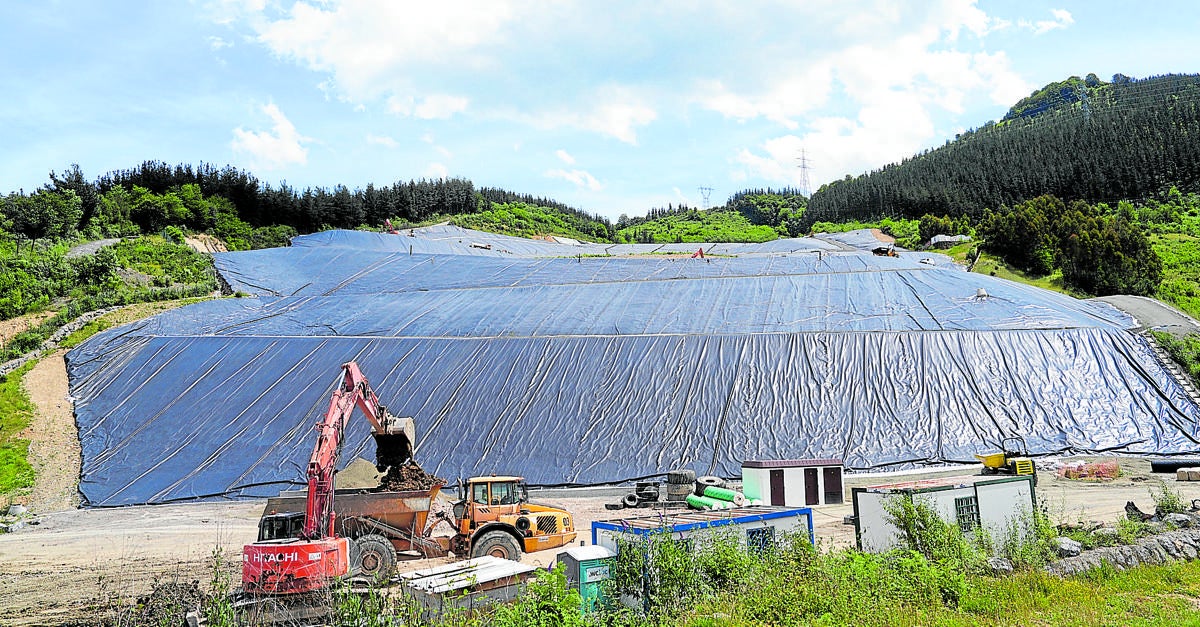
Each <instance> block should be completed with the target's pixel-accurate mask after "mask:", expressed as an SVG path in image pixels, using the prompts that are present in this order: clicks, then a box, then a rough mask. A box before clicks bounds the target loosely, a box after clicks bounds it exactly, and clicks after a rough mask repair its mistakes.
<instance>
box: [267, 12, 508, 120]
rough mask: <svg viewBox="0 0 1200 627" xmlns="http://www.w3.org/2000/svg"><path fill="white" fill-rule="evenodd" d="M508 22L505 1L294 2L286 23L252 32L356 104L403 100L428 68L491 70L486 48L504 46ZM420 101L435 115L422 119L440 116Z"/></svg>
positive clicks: (435, 108) (269, 23)
mask: <svg viewBox="0 0 1200 627" xmlns="http://www.w3.org/2000/svg"><path fill="white" fill-rule="evenodd" d="M527 10H528V9H527ZM514 17H515V10H514V8H513V6H512V3H511V2H507V1H503V0H487V1H484V0H474V1H472V0H467V1H455V0H448V1H443V2H431V3H410V2H394V1H392V0H355V1H351V2H342V3H324V2H322V3H319V4H309V3H306V2H297V3H296V4H294V5H292V8H291V10H290V11H289V12H288V13H287V14H286V16H285V17H282V18H280V19H276V20H270V19H263V20H261V21H259V22H258V23H256V24H255V27H256V29H257V31H258V39H259V41H261V42H262V43H263V44H265V45H266V46H267V47H268V48H270V49H271V50H272V51H273V52H274V53H275V54H277V55H279V56H281V57H284V58H287V59H292V60H295V61H297V62H298V63H300V64H302V65H304V66H306V67H308V68H309V69H312V70H315V71H319V72H329V73H331V74H332V75H333V77H334V81H335V83H336V84H337V86H338V89H339V90H340V91H341V92H342V95H343V96H345V97H346V98H348V99H349V100H351V101H355V102H358V101H363V100H370V99H373V98H374V97H376V96H377V95H379V94H386V93H388V92H391V93H403V92H404V90H405V89H406V88H407V87H410V86H411V84H412V80H411V77H412V75H413V74H415V73H418V72H419V71H421V70H425V69H428V68H458V69H462V68H467V69H481V68H487V67H490V66H492V65H493V64H494V60H493V59H492V58H491V56H490V55H489V54H488V48H489V47H490V46H494V45H496V44H498V43H501V42H503V41H505V40H506V39H507V37H508V36H509V34H510V32H511V29H509V28H506V26H507V25H508V23H509V22H510V21H511V20H513V19H514ZM426 102H427V103H428V106H430V107H432V108H433V110H430V111H426V112H425V113H426V114H428V115H434V116H436V115H437V114H438V113H440V112H441V111H443V109H442V108H439V105H440V104H444V103H440V102H438V101H433V102H429V101H428V100H426ZM419 107H420V105H418V106H417V107H416V108H418V109H419ZM414 111H415V109H414Z"/></svg>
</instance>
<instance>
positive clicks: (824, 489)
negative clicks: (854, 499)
mask: <svg viewBox="0 0 1200 627" xmlns="http://www.w3.org/2000/svg"><path fill="white" fill-rule="evenodd" d="M742 493H744V494H745V495H746V498H748V499H761V500H762V502H763V505H778V506H784V507H806V506H809V507H811V506H813V505H836V504H839V503H841V502H842V500H843V498H844V497H843V492H842V460H840V459H763V460H746V461H744V462H742Z"/></svg>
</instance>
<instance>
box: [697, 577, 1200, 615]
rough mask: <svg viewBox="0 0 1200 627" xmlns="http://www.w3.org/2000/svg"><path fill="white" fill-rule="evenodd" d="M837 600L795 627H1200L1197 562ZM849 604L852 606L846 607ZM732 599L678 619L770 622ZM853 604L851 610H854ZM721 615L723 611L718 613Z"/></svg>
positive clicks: (973, 581)
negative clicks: (951, 599)
mask: <svg viewBox="0 0 1200 627" xmlns="http://www.w3.org/2000/svg"><path fill="white" fill-rule="evenodd" d="M844 594H845V595H846V596H847V597H849V599H848V600H849V601H850V602H848V603H845V604H840V603H835V604H834V608H833V610H832V611H830V612H827V613H824V614H821V615H818V616H810V617H808V619H807V620H803V621H802V622H794V623H791V624H796V625H850V624H853V625H858V626H861V627H872V626H878V627H917V626H921V625H942V626H945V627H955V626H968V625H970V626H978V627H992V626H995V625H1044V626H1047V627H1052V626H1061V627H1076V626H1079V627H1087V626H1092V625H1095V626H1099V625H1143V626H1161V627H1173V626H1182V625H1200V610H1198V609H1197V608H1198V607H1200V563H1198V562H1187V563H1182V562H1179V563H1174V564H1169V565H1166V566H1143V567H1139V568H1134V569H1131V570H1127V571H1121V572H1117V571H1116V570H1114V569H1111V568H1109V569H1102V570H1099V571H1094V572H1093V573H1091V574H1089V575H1088V576H1084V577H1077V578H1071V579H1059V578H1058V577H1055V576H1053V575H1049V574H1046V573H1043V572H1041V571H1036V570H1035V571H1026V572H1021V573H1018V574H1016V575H1014V576H1011V577H1006V578H989V577H971V578H969V579H968V583H967V587H966V594H964V595H963V597H962V598H961V599H960V600H959V606H958V607H957V608H953V609H952V608H949V607H946V606H944V605H943V606H938V605H936V604H925V603H903V602H899V603H897V602H871V601H870V600H867V601H866V602H865V603H864V604H863V606H859V604H858V603H855V602H854V599H853V597H854V592H853V591H851V590H846V591H844ZM847 605H850V606H852V607H846V606H847ZM739 606H740V604H739V603H737V602H736V601H734V600H733V599H722V600H721V602H718V603H712V604H707V603H706V604H704V605H703V606H702V607H698V608H696V610H695V611H694V612H691V613H689V614H688V615H686V616H685V617H680V620H678V622H677V624H680V625H686V626H688V627H751V626H753V627H758V626H760V625H766V624H768V623H765V622H760V621H756V620H747V619H745V618H743V616H744V614H743V612H742V611H741V608H740V607H739ZM854 606H857V607H854ZM722 615H724V616H722Z"/></svg>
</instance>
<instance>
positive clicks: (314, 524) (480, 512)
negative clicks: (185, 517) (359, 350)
mask: <svg viewBox="0 0 1200 627" xmlns="http://www.w3.org/2000/svg"><path fill="white" fill-rule="evenodd" d="M356 406H357V407H358V408H360V409H361V410H362V412H363V413H364V414H365V415H366V416H367V419H368V420H369V421H370V423H371V431H372V434H373V435H374V437H375V441H376V446H377V452H376V463H377V466H380V467H382V466H390V465H397V464H404V463H407V462H409V461H410V459H411V457H412V454H413V442H414V441H415V439H416V438H415V435H414V434H415V426H414V424H413V420H412V419H411V418H400V417H396V416H393V415H392V414H390V413H389V412H388V411H387V409H385V408H384V407H383V406H382V405H380V403H379V399H378V397H377V396H376V395H375V393H374V391H372V390H371V386H370V384H368V382H367V379H366V377H364V376H363V374H362V371H361V370H359V367H358V364H356V363H355V362H348V363H345V364H342V378H341V383H340V385H339V386H338V388H337V389H336V390H335V391H334V393H333V398H332V399H331V400H330V403H329V411H327V412H326V414H325V417H324V419H323V420H322V421H321V423H319V424H318V425H317V429H318V435H317V443H316V446H315V447H314V448H313V453H312V458H311V460H310V461H309V464H308V488H307V492H306V493H305V496H304V497H303V500H302V501H301V499H300V498H299V497H286V496H281V497H279V498H272V499H269V500H268V502H267V506H266V508H265V509H264V512H263V517H262V519H261V520H260V521H259V537H258V541H257V542H254V543H253V544H247V545H246V546H245V547H244V549H243V553H242V557H243V559H242V589H243V592H244V593H247V594H250V595H272V596H287V595H293V596H294V595H302V594H304V593H311V592H317V591H320V590H323V589H325V588H327V587H328V586H329V584H330V583H331V582H334V581H337V580H339V579H343V578H346V577H348V576H354V577H359V578H365V579H368V580H369V581H371V582H382V581H386V580H387V579H388V578H389V577H390V576H391V570H392V568H393V567H394V566H395V564H396V560H397V557H398V552H402V553H403V554H404V555H405V556H406V557H434V556H444V555H448V554H450V553H453V554H454V555H455V556H456V557H468V556H469V557H478V556H480V555H493V556H496V557H502V558H506V559H513V560H516V559H519V558H520V555H521V552H522V550H524V551H538V550H542V549H548V548H554V547H560V546H563V545H565V544H567V543H570V542H574V540H575V537H576V532H575V529H574V526H573V524H572V521H571V515H570V514H569V513H567V512H565V511H563V510H561V509H558V508H555V507H551V506H548V505H539V504H535V503H530V502H529V500H528V495H527V490H526V488H525V482H524V480H523V479H522V478H521V477H509V476H505V477H497V476H489V477H475V478H472V479H469V480H467V482H466V484H465V485H464V486H463V487H464V488H465V490H466V494H464V495H461V497H462V498H461V500H460V502H458V503H457V504H455V505H454V506H453V507H452V508H451V510H452V512H453V514H450V513H440V514H435V515H434V519H435V520H436V521H438V522H445V523H449V525H450V526H451V527H453V534H452V535H449V536H443V537H429V533H430V532H431V531H432V530H433V528H434V527H435V526H436V525H434V526H431V527H430V529H428V530H427V529H426V522H427V521H428V516H429V513H430V506H431V504H432V503H433V501H434V499H435V498H436V497H437V495H438V492H439V490H440V488H441V486H439V485H435V486H432V487H431V488H430V489H427V490H412V491H406V492H389V491H371V492H362V491H354V492H351V493H342V492H341V491H339V492H338V493H337V494H336V495H335V492H334V485H333V476H334V472H335V471H336V468H337V461H338V454H339V452H340V450H341V445H342V434H343V432H344V430H345V427H346V422H347V420H348V419H349V417H350V415H351V414H352V413H353V412H354V408H355V407H356ZM301 506H303V513H301V512H300V511H299V510H300V509H301ZM335 508H336V510H337V511H336V512H335Z"/></svg>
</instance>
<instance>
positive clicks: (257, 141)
mask: <svg viewBox="0 0 1200 627" xmlns="http://www.w3.org/2000/svg"><path fill="white" fill-rule="evenodd" d="M262 112H263V113H265V114H267V117H269V118H271V121H272V122H273V123H274V124H273V125H272V126H271V130H270V131H261V132H255V131H247V130H246V129H243V128H242V127H240V126H239V127H238V128H235V129H233V142H232V144H231V146H232V148H233V151H234V152H237V153H244V154H246V155H248V156H249V157H250V159H251V161H252V165H253V167H257V168H262V169H264V170H275V169H279V168H282V167H284V166H288V165H292V164H300V165H304V164H305V163H307V161H308V149H307V148H305V147H304V146H303V145H302V144H304V143H306V142H310V141H312V139H311V138H308V137H304V136H303V135H301V134H300V133H299V132H297V131H296V127H295V126H294V125H293V124H292V123H291V121H290V120H288V119H287V116H285V115H283V112H282V111H280V110H279V107H277V106H275V104H274V103H270V104H267V105H264V106H263V107H262Z"/></svg>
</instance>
